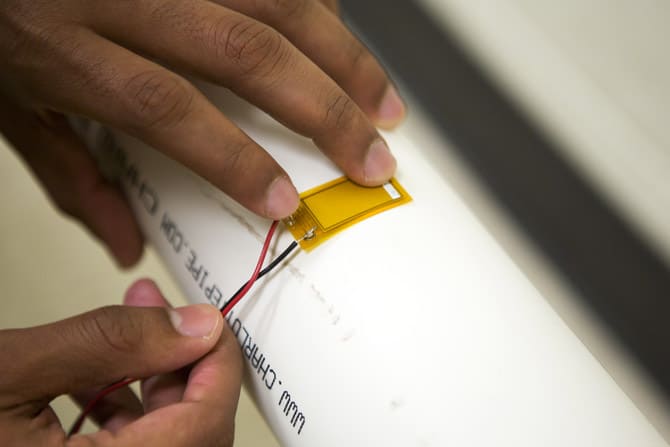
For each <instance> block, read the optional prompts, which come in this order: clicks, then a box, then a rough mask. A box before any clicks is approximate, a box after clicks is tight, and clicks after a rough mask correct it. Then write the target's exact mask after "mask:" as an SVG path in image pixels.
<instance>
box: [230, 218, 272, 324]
mask: <svg viewBox="0 0 670 447" xmlns="http://www.w3.org/2000/svg"><path fill="white" fill-rule="evenodd" d="M278 224H279V221H278V220H275V221H274V222H272V225H271V226H270V230H269V231H268V235H267V236H265V243H263V249H262V250H261V254H260V256H259V257H258V262H257V263H256V268H255V269H254V272H253V273H252V274H251V278H250V279H249V281H247V285H246V286H244V288H243V289H242V290H240V293H238V294H237V295H235V296H234V297H233V298H232V299H231V300H230V301H229V302H228V304H226V305H225V306H224V307H223V310H221V313H222V314H223V316H224V317H225V316H226V315H228V312H230V310H231V309H232V308H233V307H234V306H235V304H237V303H238V302H239V301H240V300H241V299H242V298H243V297H244V295H246V294H247V292H249V290H251V287H252V286H253V285H254V283H255V282H256V280H257V279H258V275H259V274H260V272H261V268H263V262H265V256H267V254H268V249H269V248H270V242H272V236H273V235H274V233H275V230H276V229H277V225H278Z"/></svg>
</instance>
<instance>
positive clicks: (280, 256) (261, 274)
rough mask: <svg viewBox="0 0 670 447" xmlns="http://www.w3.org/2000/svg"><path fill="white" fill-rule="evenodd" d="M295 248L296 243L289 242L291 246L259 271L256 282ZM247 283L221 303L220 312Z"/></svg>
mask: <svg viewBox="0 0 670 447" xmlns="http://www.w3.org/2000/svg"><path fill="white" fill-rule="evenodd" d="M297 246H298V243H297V242H296V241H293V242H291V244H290V245H289V246H288V247H286V249H285V250H284V251H283V252H281V254H280V255H279V256H277V257H276V258H275V259H274V260H273V261H272V262H271V263H269V264H268V266H267V267H265V268H264V269H263V270H261V271H260V273H259V274H258V278H256V281H258V280H259V279H261V278H262V277H263V276H265V275H267V274H268V273H270V272H271V271H272V270H273V269H274V268H275V267H277V265H279V263H280V262H282V261H283V260H284V259H286V257H287V256H288V255H289V254H291V252H292V251H293V250H295V248H296V247H297ZM248 283H249V281H247V282H245V283H244V284H242V286H241V287H240V288H239V289H237V292H235V293H233V296H231V297H230V298H229V299H228V300H227V301H226V302H225V303H223V306H221V310H223V309H225V308H226V306H227V305H228V303H230V302H231V301H232V300H233V299H235V297H236V296H237V295H238V294H239V293H240V292H241V291H242V289H244V288H245V287H246V286H247V284H248Z"/></svg>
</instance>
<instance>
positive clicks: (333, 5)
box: [321, 0, 340, 15]
mask: <svg viewBox="0 0 670 447" xmlns="http://www.w3.org/2000/svg"><path fill="white" fill-rule="evenodd" d="M321 3H323V5H324V6H325V7H326V8H328V9H329V10H330V12H332V13H333V14H335V15H339V14H340V2H339V1H337V0H321Z"/></svg>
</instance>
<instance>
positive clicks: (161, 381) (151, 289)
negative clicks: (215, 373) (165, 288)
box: [123, 279, 188, 413]
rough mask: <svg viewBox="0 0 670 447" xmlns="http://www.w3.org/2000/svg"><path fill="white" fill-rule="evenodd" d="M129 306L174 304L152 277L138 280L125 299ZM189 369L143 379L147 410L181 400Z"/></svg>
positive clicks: (144, 401)
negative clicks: (168, 299) (164, 295)
mask: <svg viewBox="0 0 670 447" xmlns="http://www.w3.org/2000/svg"><path fill="white" fill-rule="evenodd" d="M123 303H124V304H125V305H127V306H136V307H169V308H171V307H172V306H171V305H170V303H169V302H168V301H167V300H166V299H165V298H164V297H163V295H162V294H161V293H160V291H159V290H158V287H157V286H156V283H154V282H153V281H152V280H150V279H141V280H139V281H136V282H135V283H134V284H133V285H132V286H130V288H129V289H128V291H127V292H126V295H125V297H124V299H123ZM187 376H188V371H184V370H180V371H174V372H169V373H166V374H161V375H158V376H153V377H149V378H148V379H146V380H143V381H142V384H141V389H142V405H143V407H144V411H145V412H147V413H148V412H151V411H154V410H157V409H158V408H161V407H164V406H166V405H170V404H173V403H176V402H179V401H181V399H182V396H183V394H184V388H185V387H186V378H187Z"/></svg>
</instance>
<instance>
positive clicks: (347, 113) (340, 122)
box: [323, 92, 357, 131]
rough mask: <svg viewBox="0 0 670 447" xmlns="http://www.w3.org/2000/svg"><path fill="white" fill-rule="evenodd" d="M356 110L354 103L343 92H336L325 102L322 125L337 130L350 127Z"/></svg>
mask: <svg viewBox="0 0 670 447" xmlns="http://www.w3.org/2000/svg"><path fill="white" fill-rule="evenodd" d="M356 111H357V109H356V105H355V104H354V102H353V101H352V100H351V98H349V96H347V95H346V94H345V93H343V92H338V93H336V94H334V95H333V96H332V97H331V98H329V99H328V100H327V102H326V113H325V115H324V119H323V122H324V125H325V126H326V127H327V128H334V129H337V130H338V131H341V130H345V129H350V128H351V127H352V126H353V124H354V122H355V119H356V115H357V113H356Z"/></svg>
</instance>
